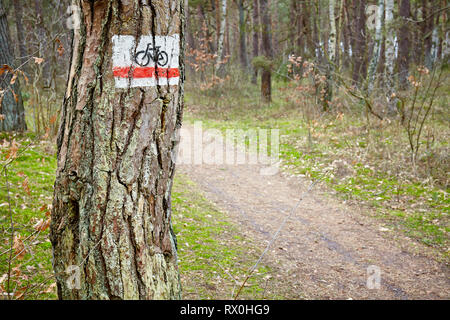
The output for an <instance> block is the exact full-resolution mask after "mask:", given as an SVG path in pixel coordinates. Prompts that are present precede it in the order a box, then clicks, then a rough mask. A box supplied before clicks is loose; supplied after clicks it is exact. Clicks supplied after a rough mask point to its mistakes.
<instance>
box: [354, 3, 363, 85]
mask: <svg viewBox="0 0 450 320" xmlns="http://www.w3.org/2000/svg"><path fill="white" fill-rule="evenodd" d="M353 5H354V7H353V9H354V12H355V29H354V32H353V34H354V38H355V42H354V46H352V48H353V49H354V51H353V53H354V55H353V56H352V58H353V61H354V63H355V64H354V68H353V83H354V84H355V85H361V79H365V78H366V72H367V60H366V51H367V43H366V0H354V2H353Z"/></svg>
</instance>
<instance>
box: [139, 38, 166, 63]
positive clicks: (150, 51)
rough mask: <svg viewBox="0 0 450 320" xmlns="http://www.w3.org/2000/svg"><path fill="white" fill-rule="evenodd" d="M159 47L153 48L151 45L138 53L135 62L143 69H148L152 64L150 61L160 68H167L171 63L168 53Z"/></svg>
mask: <svg viewBox="0 0 450 320" xmlns="http://www.w3.org/2000/svg"><path fill="white" fill-rule="evenodd" d="M160 48H161V47H160V46H159V47H152V45H151V44H150V43H149V44H148V45H147V49H145V50H143V51H139V52H138V53H136V56H135V57H134V60H135V61H136V63H137V64H138V65H140V66H141V67H146V66H148V65H149V64H150V60H151V61H153V62H156V63H157V64H158V65H159V66H160V67H165V66H166V65H167V63H168V62H169V56H168V55H167V52H165V51H162V50H160Z"/></svg>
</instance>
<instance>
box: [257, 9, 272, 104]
mask: <svg viewBox="0 0 450 320" xmlns="http://www.w3.org/2000/svg"><path fill="white" fill-rule="evenodd" d="M259 4H260V10H261V13H260V15H261V24H262V26H261V38H262V47H263V52H264V56H265V57H266V59H267V60H268V61H272V58H273V51H272V41H271V33H272V31H271V23H270V20H271V19H270V12H269V6H268V0H260V2H259ZM261 95H262V98H263V101H264V102H271V101H272V70H270V68H269V67H266V68H263V71H262V79H261Z"/></svg>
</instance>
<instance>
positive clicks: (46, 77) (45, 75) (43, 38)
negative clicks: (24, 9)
mask: <svg viewBox="0 0 450 320" xmlns="http://www.w3.org/2000/svg"><path fill="white" fill-rule="evenodd" d="M34 12H35V15H36V19H37V20H38V24H37V26H35V28H36V29H37V40H38V47H39V58H43V59H44V62H43V63H42V65H41V66H42V84H43V86H44V88H49V87H50V86H51V72H50V59H49V57H48V50H47V49H48V48H47V47H48V46H49V45H50V44H49V43H47V35H46V31H45V24H44V14H43V12H42V1H41V0H34Z"/></svg>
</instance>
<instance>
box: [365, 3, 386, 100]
mask: <svg viewBox="0 0 450 320" xmlns="http://www.w3.org/2000/svg"><path fill="white" fill-rule="evenodd" d="M383 16H384V0H379V1H378V12H377V15H376V21H375V43H374V46H373V53H372V59H371V60H370V65H369V74H368V81H367V82H368V93H369V94H370V93H371V92H372V90H373V88H374V86H375V75H376V73H377V67H378V62H379V61H380V55H381V39H382V38H383V35H382V31H383V30H382V28H383V20H384V19H383Z"/></svg>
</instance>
